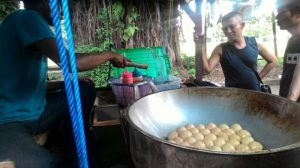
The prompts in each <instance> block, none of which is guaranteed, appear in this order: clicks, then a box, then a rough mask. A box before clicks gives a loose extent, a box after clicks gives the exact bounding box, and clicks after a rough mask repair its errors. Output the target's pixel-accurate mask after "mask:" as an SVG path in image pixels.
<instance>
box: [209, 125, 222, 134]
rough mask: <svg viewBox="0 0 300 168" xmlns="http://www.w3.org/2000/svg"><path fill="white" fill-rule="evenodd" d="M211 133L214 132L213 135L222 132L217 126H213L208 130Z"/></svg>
mask: <svg viewBox="0 0 300 168" xmlns="http://www.w3.org/2000/svg"><path fill="white" fill-rule="evenodd" d="M210 132H211V133H213V134H215V135H218V134H220V133H221V132H222V130H221V129H220V128H218V127H215V128H213V129H211V130H210Z"/></svg>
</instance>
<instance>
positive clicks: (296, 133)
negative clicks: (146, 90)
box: [125, 88, 300, 168]
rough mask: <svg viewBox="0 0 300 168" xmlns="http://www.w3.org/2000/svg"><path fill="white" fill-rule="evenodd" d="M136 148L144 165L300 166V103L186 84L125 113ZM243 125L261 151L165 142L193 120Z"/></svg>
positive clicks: (148, 98)
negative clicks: (219, 149) (230, 150)
mask: <svg viewBox="0 0 300 168" xmlns="http://www.w3.org/2000/svg"><path fill="white" fill-rule="evenodd" d="M125 115H126V116H125V117H126V121H127V122H128V125H129V143H130V152H131V157H132V160H133V163H134V165H135V167H138V168H177V167H182V168H200V167H205V168H206V167H216V168H220V167H230V168H232V167H237V168H246V167H249V168H256V167H268V168H269V167H270V168H275V167H293V168H299V167H300V148H299V146H300V105H299V104H297V103H294V102H292V101H289V100H287V99H284V98H281V97H278V96H275V95H270V94H265V93H261V92H256V91H249V90H243V89H233V88H182V89H177V90H170V91H164V92H159V93H155V94H152V95H148V96H146V97H143V98H141V99H139V100H138V101H136V102H135V103H133V104H132V105H131V106H130V108H129V110H128V112H127V113H126V114H125ZM209 122H214V123H227V124H232V123H239V124H241V125H242V126H243V127H244V128H245V129H247V130H249V131H250V132H251V133H252V135H253V137H254V138H255V139H256V140H257V141H259V142H261V143H262V144H263V146H264V148H265V150H263V151H260V152H255V153H244V154H242V153H220V152H213V151H208V150H200V149H195V148H189V147H183V146H179V145H176V144H172V143H169V142H167V141H166V140H165V138H166V136H167V134H168V133H169V132H171V131H173V130H175V129H176V128H177V127H179V126H182V125H185V124H187V123H193V124H199V123H204V124H206V123H209Z"/></svg>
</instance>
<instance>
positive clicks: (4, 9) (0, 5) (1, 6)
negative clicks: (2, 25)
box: [0, 2, 19, 22]
mask: <svg viewBox="0 0 300 168" xmlns="http://www.w3.org/2000/svg"><path fill="white" fill-rule="evenodd" d="M18 7H19V6H18V4H16V3H14V2H0V22H1V21H2V20H3V19H4V18H5V17H6V16H7V15H8V14H9V13H11V12H13V11H15V10H17V9H18Z"/></svg>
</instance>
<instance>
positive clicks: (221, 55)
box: [202, 12, 277, 91]
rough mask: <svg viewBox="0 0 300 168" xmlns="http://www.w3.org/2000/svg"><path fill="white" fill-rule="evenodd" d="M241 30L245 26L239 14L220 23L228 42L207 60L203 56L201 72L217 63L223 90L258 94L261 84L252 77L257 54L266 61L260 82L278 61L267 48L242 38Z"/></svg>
mask: <svg viewBox="0 0 300 168" xmlns="http://www.w3.org/2000/svg"><path fill="white" fill-rule="evenodd" d="M244 26H245V23H244V22H243V20H242V16H241V14H240V13H239V12H230V13H229V14H227V15H225V16H224V17H223V19H222V30H223V33H224V34H225V36H226V37H227V38H228V42H226V43H222V44H219V45H218V46H216V47H215V49H214V50H213V52H212V54H211V57H210V58H209V60H207V56H206V55H205V54H204V55H203V57H202V60H203V67H204V71H205V72H206V73H209V72H210V71H212V69H213V68H214V67H215V66H216V65H217V64H218V63H221V66H222V70H223V73H224V76H225V86H226V87H236V88H243V89H251V90H259V91H260V82H259V80H258V79H257V77H256V73H255V71H257V57H258V54H259V55H261V56H262V58H264V59H265V60H266V61H267V64H266V65H265V66H264V68H263V69H262V70H261V71H260V73H259V76H260V78H263V77H264V76H266V75H267V74H268V73H269V72H270V71H271V69H272V68H273V67H274V66H275V65H276V62H277V59H276V57H275V56H274V54H272V53H271V52H270V51H268V50H267V49H266V47H264V46H263V45H262V44H260V43H257V42H256V40H255V38H253V37H245V36H243V33H242V31H243V28H244Z"/></svg>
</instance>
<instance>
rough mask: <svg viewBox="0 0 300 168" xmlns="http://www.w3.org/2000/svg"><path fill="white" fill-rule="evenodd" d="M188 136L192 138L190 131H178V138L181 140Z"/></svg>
mask: <svg viewBox="0 0 300 168" xmlns="http://www.w3.org/2000/svg"><path fill="white" fill-rule="evenodd" d="M190 136H192V133H191V132H190V131H180V132H179V137H180V138H182V139H185V138H187V137H190Z"/></svg>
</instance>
